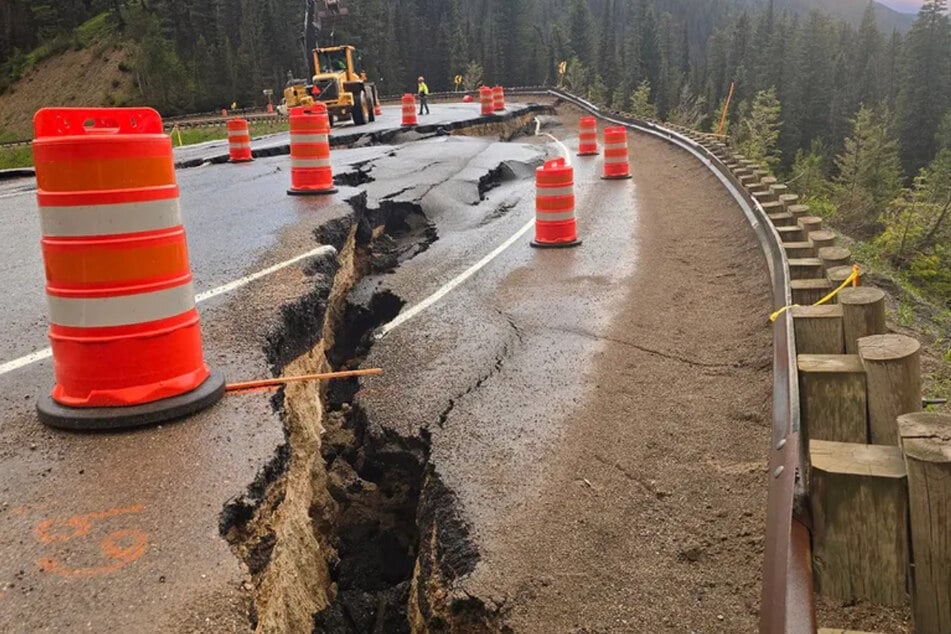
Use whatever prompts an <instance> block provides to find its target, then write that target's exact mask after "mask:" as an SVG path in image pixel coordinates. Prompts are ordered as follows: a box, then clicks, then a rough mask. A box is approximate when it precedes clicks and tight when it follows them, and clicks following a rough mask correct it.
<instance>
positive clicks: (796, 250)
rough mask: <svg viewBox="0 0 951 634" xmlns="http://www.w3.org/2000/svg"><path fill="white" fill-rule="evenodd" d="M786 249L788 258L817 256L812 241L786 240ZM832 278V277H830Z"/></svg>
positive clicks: (784, 246)
mask: <svg viewBox="0 0 951 634" xmlns="http://www.w3.org/2000/svg"><path fill="white" fill-rule="evenodd" d="M783 249H785V250H786V257H787V258H814V257H816V248H815V247H814V246H813V245H812V243H811V242H809V241H806V242H786V243H784V244H783ZM829 279H832V278H829Z"/></svg>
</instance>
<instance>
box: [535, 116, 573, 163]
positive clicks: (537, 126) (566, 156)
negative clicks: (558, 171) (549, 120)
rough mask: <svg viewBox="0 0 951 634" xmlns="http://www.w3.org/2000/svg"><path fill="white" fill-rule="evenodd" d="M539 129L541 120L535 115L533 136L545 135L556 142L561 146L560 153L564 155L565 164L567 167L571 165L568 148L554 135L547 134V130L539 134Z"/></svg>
mask: <svg viewBox="0 0 951 634" xmlns="http://www.w3.org/2000/svg"><path fill="white" fill-rule="evenodd" d="M541 129H542V122H541V121H539V119H538V117H535V136H547V137H548V138H549V139H551V140H552V141H554V142H555V143H557V144H558V147H560V148H561V153H562V154H564V156H565V165H567V166H568V167H571V153H569V152H568V148H567V147H566V146H565V144H564V143H562V142H561V141H559V140H558V139H556V138H555V137H553V136H552V135H550V134H548V133H547V132H545V133H544V134H541Z"/></svg>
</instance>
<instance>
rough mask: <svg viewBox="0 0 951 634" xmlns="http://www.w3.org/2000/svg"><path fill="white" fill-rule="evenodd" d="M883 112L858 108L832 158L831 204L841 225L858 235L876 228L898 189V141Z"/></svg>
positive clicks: (899, 180) (899, 185)
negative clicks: (841, 146)
mask: <svg viewBox="0 0 951 634" xmlns="http://www.w3.org/2000/svg"><path fill="white" fill-rule="evenodd" d="M887 121H888V117H887V115H886V114H884V113H880V112H876V111H874V110H872V109H871V108H868V107H864V106H863V107H862V108H861V109H860V110H859V112H858V114H857V115H856V116H855V118H854V119H853V120H852V135H851V136H850V137H849V138H848V139H846V141H845V148H844V149H843V151H842V153H841V154H840V155H839V156H838V157H836V160H835V165H836V168H837V170H838V176H837V177H836V180H835V195H834V199H835V203H836V205H837V206H838V216H839V218H840V222H841V224H842V225H843V226H844V227H845V228H847V229H848V230H850V231H852V232H853V233H854V234H855V235H856V236H858V237H863V238H864V237H868V236H870V235H872V234H873V233H874V232H875V230H876V229H878V228H879V217H880V215H881V214H882V213H883V212H884V211H885V208H886V206H887V205H888V204H889V203H891V202H892V200H894V199H895V197H896V196H897V195H898V193H899V191H900V190H901V163H900V162H899V160H898V144H897V142H896V140H895V138H894V135H893V134H892V132H891V129H890V127H889V125H888V123H887Z"/></svg>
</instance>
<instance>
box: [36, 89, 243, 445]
mask: <svg viewBox="0 0 951 634" xmlns="http://www.w3.org/2000/svg"><path fill="white" fill-rule="evenodd" d="M90 121H91V122H92V125H91V126H87V124H88V123H89V122H90ZM33 125H34V129H35V139H34V141H33V155H34V159H35V165H36V180H37V194H36V198H37V203H38V206H39V212H40V222H41V227H42V234H43V239H42V247H43V260H44V264H45V267H46V295H47V299H48V304H49V311H50V312H49V314H50V329H49V337H50V342H51V344H52V351H53V372H54V375H55V378H56V385H55V387H54V388H53V390H52V393H51V394H50V395H49V396H47V397H44V398H42V399H40V400H39V401H38V403H37V410H38V413H39V417H40V420H42V421H43V422H44V423H46V424H47V425H51V426H54V427H62V428H67V429H112V428H118V427H131V426H137V425H145V424H150V423H155V422H160V421H164V420H169V419H172V418H179V417H181V416H185V415H188V414H191V413H193V412H196V411H198V410H200V409H203V408H205V407H208V406H210V405H212V404H213V403H215V402H216V401H217V400H218V399H220V398H221V395H222V394H223V393H224V378H223V377H222V376H221V374H219V373H218V372H216V371H212V370H211V369H210V368H209V367H208V366H207V365H206V364H205V361H204V358H203V354H202V345H201V331H200V327H199V319H198V312H197V311H196V310H195V290H194V288H193V284H192V273H191V269H190V266H189V262H188V247H187V244H186V240H185V228H184V227H183V226H182V216H181V209H180V207H179V191H178V185H177V183H176V180H175V166H174V161H173V159H172V143H171V139H170V138H169V137H168V135H166V134H164V132H163V126H162V118H161V117H160V116H159V114H158V113H157V112H156V111H155V110H152V109H151V108H44V109H42V110H40V111H39V112H37V113H36V116H35V117H34V119H33Z"/></svg>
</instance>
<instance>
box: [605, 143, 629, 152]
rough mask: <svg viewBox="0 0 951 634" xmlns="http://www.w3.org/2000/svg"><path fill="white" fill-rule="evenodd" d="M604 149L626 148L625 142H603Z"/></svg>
mask: <svg viewBox="0 0 951 634" xmlns="http://www.w3.org/2000/svg"><path fill="white" fill-rule="evenodd" d="M604 149H605V150H626V149H627V142H624V143H605V144H604Z"/></svg>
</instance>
